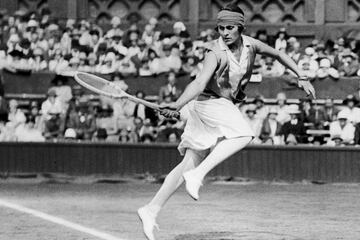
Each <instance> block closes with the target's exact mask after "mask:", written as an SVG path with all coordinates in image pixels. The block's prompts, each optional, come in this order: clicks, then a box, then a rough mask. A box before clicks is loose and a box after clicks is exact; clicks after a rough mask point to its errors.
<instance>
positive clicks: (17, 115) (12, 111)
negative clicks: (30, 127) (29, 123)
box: [7, 99, 26, 131]
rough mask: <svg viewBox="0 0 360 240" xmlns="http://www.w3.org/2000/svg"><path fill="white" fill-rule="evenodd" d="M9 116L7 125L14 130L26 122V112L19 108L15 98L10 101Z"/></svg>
mask: <svg viewBox="0 0 360 240" xmlns="http://www.w3.org/2000/svg"><path fill="white" fill-rule="evenodd" d="M7 116H8V119H7V120H8V123H7V126H8V127H9V128H11V129H13V130H14V131H15V130H16V128H17V127H18V126H20V125H21V124H23V123H25V122H26V117H25V114H24V112H23V111H22V110H21V109H20V108H19V103H18V101H17V100H15V99H11V100H10V101H9V112H8V114H7Z"/></svg>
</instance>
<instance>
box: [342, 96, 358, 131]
mask: <svg viewBox="0 0 360 240" xmlns="http://www.w3.org/2000/svg"><path fill="white" fill-rule="evenodd" d="M343 104H344V105H345V106H344V108H343V109H342V110H341V111H340V112H339V114H340V113H341V114H345V115H346V116H347V119H348V121H349V122H351V123H352V124H354V125H355V124H357V123H359V122H360V108H358V107H357V105H358V104H359V100H358V99H357V98H356V97H355V96H354V95H352V94H350V95H348V96H347V97H346V98H345V99H344V100H343Z"/></svg>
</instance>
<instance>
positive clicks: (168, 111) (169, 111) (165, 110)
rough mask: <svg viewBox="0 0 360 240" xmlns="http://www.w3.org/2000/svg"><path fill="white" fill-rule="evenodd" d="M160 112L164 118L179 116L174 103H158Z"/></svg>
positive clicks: (177, 117)
mask: <svg viewBox="0 0 360 240" xmlns="http://www.w3.org/2000/svg"><path fill="white" fill-rule="evenodd" d="M160 114H161V115H163V116H164V117H166V118H176V119H179V118H180V113H179V112H178V111H177V105H176V104H175V103H165V104H162V105H160Z"/></svg>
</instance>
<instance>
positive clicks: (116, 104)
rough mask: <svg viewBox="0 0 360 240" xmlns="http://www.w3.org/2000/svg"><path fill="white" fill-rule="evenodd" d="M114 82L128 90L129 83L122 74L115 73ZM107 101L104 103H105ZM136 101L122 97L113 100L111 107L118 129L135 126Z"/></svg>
mask: <svg viewBox="0 0 360 240" xmlns="http://www.w3.org/2000/svg"><path fill="white" fill-rule="evenodd" d="M113 83H114V84H116V85H117V86H118V87H119V88H121V89H122V90H123V91H125V92H126V91H127V89H128V85H127V84H126V83H125V81H124V80H123V79H122V78H121V75H120V74H118V75H115V76H114V80H113ZM104 103H105V102H103V103H102V105H104ZM135 105H136V104H135V103H134V102H132V101H130V100H128V99H126V98H121V99H117V100H116V101H113V103H112V106H111V108H112V109H113V115H114V121H115V122H116V126H117V129H126V127H128V126H130V127H133V121H134V111H135Z"/></svg>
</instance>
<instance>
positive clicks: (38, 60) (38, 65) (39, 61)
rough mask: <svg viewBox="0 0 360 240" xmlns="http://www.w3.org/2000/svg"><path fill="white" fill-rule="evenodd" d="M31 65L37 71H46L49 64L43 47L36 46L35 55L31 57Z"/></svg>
mask: <svg viewBox="0 0 360 240" xmlns="http://www.w3.org/2000/svg"><path fill="white" fill-rule="evenodd" d="M29 65H30V67H31V69H32V70H33V71H35V72H38V71H44V70H45V69H47V67H48V65H47V62H46V61H45V59H44V52H43V50H42V49H41V48H35V49H34V51H33V57H31V58H30V59H29Z"/></svg>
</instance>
